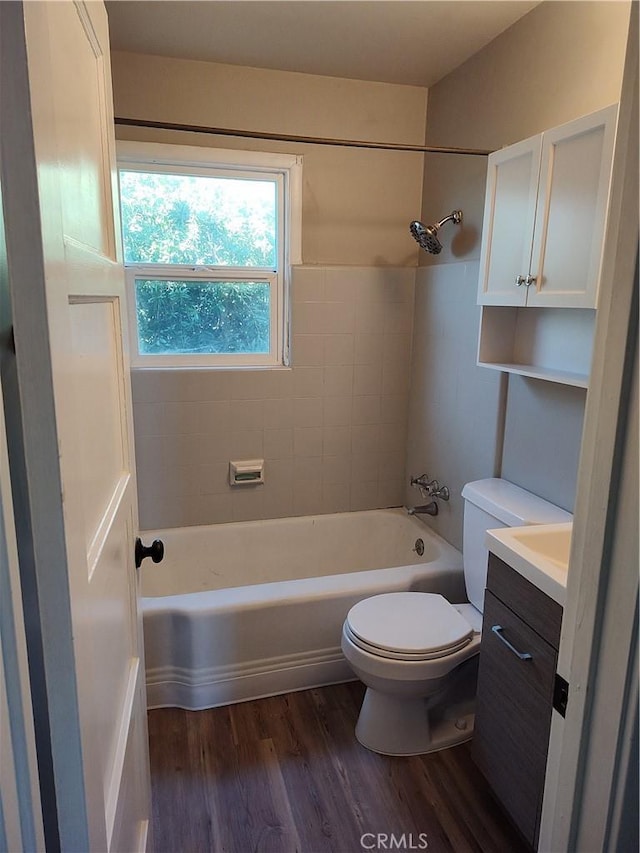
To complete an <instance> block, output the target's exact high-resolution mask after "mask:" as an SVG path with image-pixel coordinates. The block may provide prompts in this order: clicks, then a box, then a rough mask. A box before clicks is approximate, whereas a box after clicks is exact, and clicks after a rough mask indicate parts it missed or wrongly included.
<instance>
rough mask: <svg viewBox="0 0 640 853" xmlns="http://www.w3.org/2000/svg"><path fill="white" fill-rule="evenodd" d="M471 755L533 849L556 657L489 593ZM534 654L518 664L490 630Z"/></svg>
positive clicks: (554, 652)
mask: <svg viewBox="0 0 640 853" xmlns="http://www.w3.org/2000/svg"><path fill="white" fill-rule="evenodd" d="M483 624H484V627H483V634H482V646H481V650H480V666H479V672H478V697H477V705H476V720H475V731H474V739H473V754H474V758H475V760H476V763H477V764H478V766H479V767H480V769H481V770H482V771H483V773H484V775H485V776H486V778H487V780H488V781H489V784H490V785H491V787H492V788H493V790H494V792H495V794H496V796H497V797H498V799H499V800H500V801H501V802H502V804H503V806H504V807H505V809H506V810H507V812H508V813H509V814H510V815H511V817H512V819H513V820H514V822H515V823H516V825H517V826H518V827H519V828H520V831H521V832H522V833H523V834H524V836H525V837H526V838H527V840H528V841H529V843H530V844H531V845H532V846H535V842H536V834H537V827H538V821H539V813H540V808H541V804H542V794H543V790H544V774H545V768H546V762H547V746H548V740H549V730H550V726H551V707H552V696H553V680H554V674H555V667H556V657H557V653H556V651H555V649H553V648H552V647H551V646H550V645H549V644H548V643H546V642H545V641H544V640H542V639H541V638H540V637H539V636H538V635H537V634H536V633H535V632H534V631H532V630H531V628H529V627H528V626H527V625H526V624H525V623H524V622H522V620H520V619H519V618H518V617H517V616H516V615H515V614H514V613H513V612H512V611H511V610H510V609H509V608H508V607H506V606H505V605H504V604H502V602H500V601H498V599H497V598H495V596H493V595H492V594H491V592H487V593H486V598H485V605H484V623H483ZM493 625H500V626H502V627H503V628H504V636H505V638H506V639H508V640H509V642H511V643H512V644H513V645H514V646H515V647H516V648H517V649H519V650H520V651H522V652H527V653H529V654H531V660H520V659H519V658H518V657H517V656H516V655H515V654H514V653H513V652H512V651H511V650H510V649H509V648H508V647H507V646H506V645H505V644H504V643H503V642H502V641H501V640H500V638H499V637H498V636H496V634H495V633H494V632H493V631H492V630H491V628H492V626H493Z"/></svg>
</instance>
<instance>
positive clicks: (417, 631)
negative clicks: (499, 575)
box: [344, 592, 474, 661]
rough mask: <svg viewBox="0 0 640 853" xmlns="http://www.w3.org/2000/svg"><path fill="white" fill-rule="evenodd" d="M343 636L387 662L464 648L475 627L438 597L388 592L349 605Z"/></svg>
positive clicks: (437, 655) (420, 658)
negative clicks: (387, 660)
mask: <svg viewBox="0 0 640 853" xmlns="http://www.w3.org/2000/svg"><path fill="white" fill-rule="evenodd" d="M344 630H345V634H346V635H347V637H348V638H349V639H350V640H351V642H352V643H353V644H354V645H356V646H358V647H359V648H361V649H362V650H363V651H366V652H368V653H369V654H371V655H375V656H377V657H382V658H387V659H390V660H404V661H426V660H432V659H435V658H442V657H445V656H447V655H450V654H453V653H454V652H456V651H458V650H460V649H462V648H464V647H465V646H466V645H467V644H468V643H469V642H470V641H471V639H472V637H473V634H474V631H473V628H472V626H471V625H470V624H469V623H468V622H467V620H466V619H464V617H463V616H462V615H461V614H460V613H459V611H458V610H456V608H455V607H453V605H451V604H450V603H449V602H448V601H447V600H446V598H443V596H441V595H436V594H433V593H425V592H392V593H385V594H383V595H374V596H372V597H371V598H367V599H364V600H363V601H360V602H358V604H356V605H354V606H353V607H352V608H351V610H350V611H349V613H348V614H347V618H346V620H345V625H344Z"/></svg>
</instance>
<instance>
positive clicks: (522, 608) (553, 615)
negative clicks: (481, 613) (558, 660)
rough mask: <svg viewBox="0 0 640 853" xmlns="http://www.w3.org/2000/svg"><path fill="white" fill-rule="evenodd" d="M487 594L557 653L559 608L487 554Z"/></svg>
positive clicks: (498, 559)
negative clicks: (517, 616) (505, 607)
mask: <svg viewBox="0 0 640 853" xmlns="http://www.w3.org/2000/svg"><path fill="white" fill-rule="evenodd" d="M487 590H488V591H489V592H491V593H493V595H494V596H495V597H496V598H499V599H500V601H502V602H503V603H504V604H506V605H507V607H509V608H510V609H511V610H513V611H514V612H515V613H519V614H522V615H523V618H524V620H525V621H526V623H527V624H528V625H530V626H531V628H533V630H534V631H535V632H537V633H538V634H539V635H540V636H541V637H542V638H543V639H544V640H546V641H547V643H549V644H550V645H551V646H553V648H554V649H556V650H557V648H558V646H559V644H560V628H561V626H562V607H561V606H560V605H559V604H558V603H557V601H553V599H551V598H549V596H547V595H545V594H544V592H541V591H540V590H539V589H538V588H537V587H535V586H534V585H533V584H532V583H530V582H529V581H528V580H527V579H526V578H523V577H522V575H519V574H518V572H516V571H515V569H512V568H511V566H508V565H507V564H506V563H504V562H503V561H502V560H501V559H500V558H499V557H496V555H495V554H491V553H489V571H488V575H487ZM485 612H486V611H485ZM483 639H484V638H483Z"/></svg>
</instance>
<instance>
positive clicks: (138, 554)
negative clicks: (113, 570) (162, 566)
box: [135, 536, 164, 569]
mask: <svg viewBox="0 0 640 853" xmlns="http://www.w3.org/2000/svg"><path fill="white" fill-rule="evenodd" d="M147 557H151V559H152V560H153V562H154V563H159V562H160V561H161V560H162V558H163V557H164V542H163V541H162V539H154V540H153V542H152V543H151V545H143V544H142V539H140V537H139V536H138V538H137V539H136V550H135V558H136V569H139V568H140V566H141V565H142V561H143V560H144V559H146V558H147Z"/></svg>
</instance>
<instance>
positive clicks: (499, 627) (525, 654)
mask: <svg viewBox="0 0 640 853" xmlns="http://www.w3.org/2000/svg"><path fill="white" fill-rule="evenodd" d="M491 630H492V631H493V633H494V634H495V635H496V637H497V638H498V639H499V640H502V642H503V643H504V644H505V646H506V647H507V648H508V649H511V651H512V652H513V653H514V655H516V656H517V657H519V658H520V660H532V657H531V655H530V654H529V653H528V652H519V651H518V650H517V649H516V647H515V646H512V645H511V643H510V642H509V640H507V638H506V637H503V635H502V634H501V633H500V632H501V631H504V628H503V627H502V625H494V626H493V627H492V628H491Z"/></svg>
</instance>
